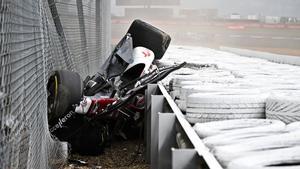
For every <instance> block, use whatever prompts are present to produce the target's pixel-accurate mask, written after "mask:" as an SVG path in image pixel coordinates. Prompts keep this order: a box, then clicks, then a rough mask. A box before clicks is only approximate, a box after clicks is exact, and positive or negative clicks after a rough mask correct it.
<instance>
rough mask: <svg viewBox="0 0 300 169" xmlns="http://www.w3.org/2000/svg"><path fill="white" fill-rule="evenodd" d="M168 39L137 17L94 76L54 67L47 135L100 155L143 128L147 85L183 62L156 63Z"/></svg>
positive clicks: (168, 42)
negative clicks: (83, 77) (166, 65)
mask: <svg viewBox="0 0 300 169" xmlns="http://www.w3.org/2000/svg"><path fill="white" fill-rule="evenodd" d="M170 41H171V38H170V36H169V35H168V34H166V33H165V32H163V31H161V30H159V29H157V28H155V27H153V26H152V25H150V24H148V23H145V22H143V21H141V20H135V21H134V22H133V23H132V24H131V26H130V28H129V30H128V32H127V34H126V35H125V36H124V37H123V38H122V39H121V41H120V42H119V43H118V44H117V45H116V47H115V49H114V50H113V51H112V53H111V55H110V56H109V57H108V58H107V60H106V61H105V63H104V64H103V65H102V67H101V69H100V70H99V72H97V73H96V74H95V75H93V76H88V77H86V78H85V80H83V81H82V79H81V77H80V75H79V74H78V73H76V72H72V71H67V70H57V71H55V72H53V74H52V75H51V76H50V78H49V81H48V85H47V90H48V123H49V130H50V132H51V134H52V135H53V136H54V137H56V138H57V139H58V140H60V141H66V142H68V143H69V144H70V145H71V151H72V152H74V153H79V154H83V155H98V154H101V153H102V152H103V151H104V148H105V147H106V146H107V145H109V144H110V142H111V141H112V140H113V139H115V138H117V137H118V138H121V139H127V137H128V136H130V134H132V133H134V134H133V135H137V133H139V131H143V126H144V117H145V115H144V113H145V112H144V104H145V99H144V93H145V89H146V87H147V84H149V83H157V82H158V81H160V80H162V79H164V78H165V77H166V76H168V75H169V74H170V73H171V72H173V71H175V70H177V69H180V68H181V67H183V66H184V65H185V63H182V64H178V65H173V66H170V67H160V68H159V67H158V66H157V65H155V64H154V63H155V60H159V59H161V58H162V57H163V55H164V53H165V51H166V50H167V48H168V46H169V44H170Z"/></svg>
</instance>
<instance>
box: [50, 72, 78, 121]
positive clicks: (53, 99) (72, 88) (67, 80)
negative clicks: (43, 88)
mask: <svg viewBox="0 0 300 169" xmlns="http://www.w3.org/2000/svg"><path fill="white" fill-rule="evenodd" d="M47 90H48V93H49V96H48V120H49V121H51V120H53V119H57V118H59V117H62V116H63V115H65V114H66V113H67V112H68V111H70V110H71V109H72V108H73V105H75V104H79V103H80V100H81V99H82V93H83V84H82V80H81V78H80V75H79V74H78V73H76V72H72V71H68V70H57V71H55V72H54V73H53V74H52V75H51V76H50V78H49V81H48V85H47Z"/></svg>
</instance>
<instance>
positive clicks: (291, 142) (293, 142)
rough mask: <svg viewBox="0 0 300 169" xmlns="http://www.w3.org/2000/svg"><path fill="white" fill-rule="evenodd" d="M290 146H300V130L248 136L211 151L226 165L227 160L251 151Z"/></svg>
mask: <svg viewBox="0 0 300 169" xmlns="http://www.w3.org/2000/svg"><path fill="white" fill-rule="evenodd" d="M292 146H300V131H296V132H290V133H283V134H274V135H270V136H264V137H257V138H249V139H245V140H243V142H240V143H236V144H230V145H224V146H217V147H214V148H213V150H212V152H213V153H214V154H215V156H216V157H217V159H218V160H219V161H220V162H221V163H222V165H223V166H227V164H228V163H229V161H231V160H233V159H235V158H238V157H242V156H245V154H249V153H251V152H255V151H264V150H268V149H275V148H287V147H292ZM299 153H300V152H299Z"/></svg>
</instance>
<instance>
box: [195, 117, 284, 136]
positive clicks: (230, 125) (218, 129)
mask: <svg viewBox="0 0 300 169" xmlns="http://www.w3.org/2000/svg"><path fill="white" fill-rule="evenodd" d="M269 126H270V127H271V128H281V127H283V128H284V127H285V124H284V123H282V122H281V121H278V120H266V119H239V120H225V121H214V122H208V123H197V124H195V125H194V127H193V128H194V129H195V131H196V132H197V134H198V135H199V136H200V138H205V137H208V136H213V135H217V134H224V133H228V132H235V133H243V132H248V131H249V130H250V131H254V132H255V131H258V130H260V129H261V128H263V129H265V128H267V129H266V130H268V128H269Z"/></svg>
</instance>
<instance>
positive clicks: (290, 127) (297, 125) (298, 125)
mask: <svg viewBox="0 0 300 169" xmlns="http://www.w3.org/2000/svg"><path fill="white" fill-rule="evenodd" d="M285 130H286V131H287V132H293V131H297V130H300V121H298V122H293V123H290V124H288V125H286V129H285Z"/></svg>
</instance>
